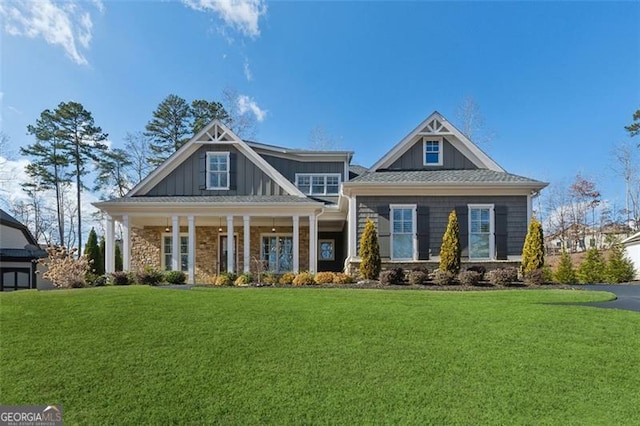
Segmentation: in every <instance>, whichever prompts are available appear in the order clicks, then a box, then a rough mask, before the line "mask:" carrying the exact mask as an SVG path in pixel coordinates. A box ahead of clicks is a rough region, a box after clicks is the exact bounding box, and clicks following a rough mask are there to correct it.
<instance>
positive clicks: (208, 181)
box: [207, 151, 231, 191]
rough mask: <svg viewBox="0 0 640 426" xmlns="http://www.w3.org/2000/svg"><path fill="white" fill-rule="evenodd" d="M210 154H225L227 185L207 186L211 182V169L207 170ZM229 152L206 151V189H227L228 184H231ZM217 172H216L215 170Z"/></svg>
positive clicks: (217, 155)
mask: <svg viewBox="0 0 640 426" xmlns="http://www.w3.org/2000/svg"><path fill="white" fill-rule="evenodd" d="M212 156H216V157H222V156H226V157H227V186H209V184H210V183H211V179H210V177H211V170H209V167H210V166H209V164H210V162H209V158H210V157H212ZM230 157H231V153H229V152H225V151H207V189H208V190H212V191H213V190H229V185H230V184H231V182H230V181H231V173H230V172H231V160H230ZM216 173H217V172H216Z"/></svg>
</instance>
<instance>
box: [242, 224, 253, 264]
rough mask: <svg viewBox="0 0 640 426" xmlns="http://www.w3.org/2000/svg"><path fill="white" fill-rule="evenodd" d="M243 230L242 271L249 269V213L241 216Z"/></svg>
mask: <svg viewBox="0 0 640 426" xmlns="http://www.w3.org/2000/svg"><path fill="white" fill-rule="evenodd" d="M242 224H243V231H244V250H243V253H242V257H243V261H244V272H249V271H251V241H250V240H251V219H250V217H249V215H244V216H243V217H242Z"/></svg>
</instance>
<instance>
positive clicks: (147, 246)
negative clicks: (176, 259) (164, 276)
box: [129, 226, 164, 271]
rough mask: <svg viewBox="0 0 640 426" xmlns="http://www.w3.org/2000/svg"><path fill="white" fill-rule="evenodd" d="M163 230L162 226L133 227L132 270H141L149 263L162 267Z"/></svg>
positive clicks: (155, 266)
mask: <svg viewBox="0 0 640 426" xmlns="http://www.w3.org/2000/svg"><path fill="white" fill-rule="evenodd" d="M163 230H164V228H162V227H160V226H153V227H152V226H148V227H144V228H135V227H132V228H131V260H130V261H131V265H130V268H129V269H130V270H132V271H141V270H143V269H144V267H145V266H147V265H149V266H152V267H154V268H160V242H161V241H160V235H161V234H162V231H163Z"/></svg>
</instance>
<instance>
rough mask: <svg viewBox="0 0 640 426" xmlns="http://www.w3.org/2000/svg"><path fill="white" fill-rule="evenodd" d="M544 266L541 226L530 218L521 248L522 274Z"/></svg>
mask: <svg viewBox="0 0 640 426" xmlns="http://www.w3.org/2000/svg"><path fill="white" fill-rule="evenodd" d="M543 266H544V236H543V235H542V224H541V223H540V222H538V221H537V220H536V219H535V218H531V223H530V224H529V230H528V231H527V236H526V238H525V240H524V247H523V248H522V273H523V274H524V275H526V274H528V273H530V272H533V271H535V270H536V269H541V268H542V267H543Z"/></svg>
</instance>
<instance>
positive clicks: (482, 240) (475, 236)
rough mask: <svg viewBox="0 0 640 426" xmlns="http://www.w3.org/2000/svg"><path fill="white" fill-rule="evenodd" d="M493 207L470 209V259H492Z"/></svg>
mask: <svg viewBox="0 0 640 426" xmlns="http://www.w3.org/2000/svg"><path fill="white" fill-rule="evenodd" d="M492 228H493V227H492V224H491V207H471V208H470V209H469V258H471V259H491V258H492V253H491V238H492V233H493V229H492Z"/></svg>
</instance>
